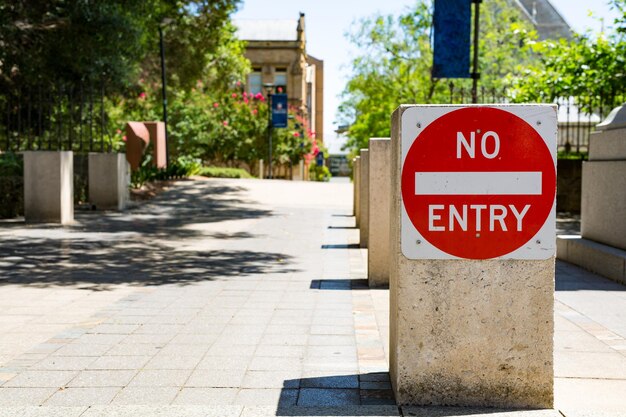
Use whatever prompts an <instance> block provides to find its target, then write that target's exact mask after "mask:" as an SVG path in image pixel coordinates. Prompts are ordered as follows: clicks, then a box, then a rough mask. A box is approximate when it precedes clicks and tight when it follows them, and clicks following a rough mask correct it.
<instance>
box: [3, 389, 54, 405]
mask: <svg viewBox="0 0 626 417" xmlns="http://www.w3.org/2000/svg"><path fill="white" fill-rule="evenodd" d="M57 389H58V388H1V389H0V407H7V406H18V405H41V404H43V402H44V401H46V400H47V399H48V398H49V397H50V396H51V395H52V394H54V393H55V392H56V391H57Z"/></svg>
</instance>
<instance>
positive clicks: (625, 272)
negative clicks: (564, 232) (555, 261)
mask: <svg viewBox="0 0 626 417" xmlns="http://www.w3.org/2000/svg"><path fill="white" fill-rule="evenodd" d="M556 256H557V258H559V259H560V260H562V261H565V262H569V263H572V264H574V265H578V266H580V267H581V268H584V269H586V270H588V271H591V272H594V273H596V274H600V275H602V276H603V277H606V278H609V279H612V280H613V281H617V282H619V283H621V284H624V285H626V251H623V250H621V249H617V248H614V247H612V246H608V245H603V244H602V243H598V242H594V241H592V240H589V239H584V238H582V237H581V236H558V237H557V240H556Z"/></svg>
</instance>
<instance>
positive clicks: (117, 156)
mask: <svg viewBox="0 0 626 417" xmlns="http://www.w3.org/2000/svg"><path fill="white" fill-rule="evenodd" d="M129 185H130V175H129V165H128V162H127V161H126V155H124V154H123V153H90V154H89V202H90V203H91V204H92V205H94V206H96V208H97V209H98V210H124V209H125V208H126V206H127V204H128V199H129V198H128V197H129V196H128V187H129Z"/></svg>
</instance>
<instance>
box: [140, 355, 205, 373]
mask: <svg viewBox="0 0 626 417" xmlns="http://www.w3.org/2000/svg"><path fill="white" fill-rule="evenodd" d="M201 358H202V356H175V355H162V354H160V353H159V354H157V355H156V356H154V357H153V358H151V359H150V361H149V362H148V363H146V364H145V366H144V367H145V369H195V368H196V367H197V366H198V364H199V363H200V360H201Z"/></svg>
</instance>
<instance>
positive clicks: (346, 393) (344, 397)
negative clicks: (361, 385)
mask: <svg viewBox="0 0 626 417" xmlns="http://www.w3.org/2000/svg"><path fill="white" fill-rule="evenodd" d="M360 403H361V398H360V396H359V390H357V389H321V388H301V389H300V396H299V397H298V405H299V406H314V407H315V406H347V405H360Z"/></svg>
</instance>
